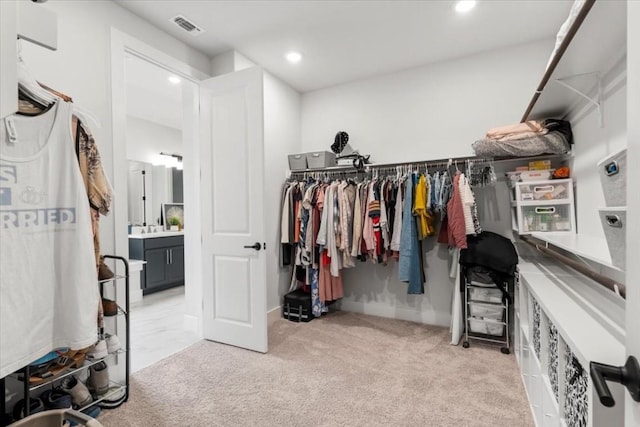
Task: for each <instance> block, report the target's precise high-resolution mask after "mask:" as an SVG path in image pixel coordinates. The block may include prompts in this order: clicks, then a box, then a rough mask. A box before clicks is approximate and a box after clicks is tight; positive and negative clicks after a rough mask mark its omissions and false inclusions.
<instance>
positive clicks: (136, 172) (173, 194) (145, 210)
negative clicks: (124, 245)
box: [127, 160, 183, 226]
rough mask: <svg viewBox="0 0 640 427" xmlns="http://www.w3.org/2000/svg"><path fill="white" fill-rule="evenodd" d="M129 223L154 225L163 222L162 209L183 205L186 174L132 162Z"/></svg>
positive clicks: (163, 167)
mask: <svg viewBox="0 0 640 427" xmlns="http://www.w3.org/2000/svg"><path fill="white" fill-rule="evenodd" d="M127 184H128V201H129V209H128V220H129V224H131V225H136V226H137V225H154V224H159V223H160V220H161V207H162V205H163V204H167V203H182V202H183V195H182V171H181V170H179V169H176V168H167V167H165V166H162V165H161V166H154V165H152V164H150V163H144V162H137V161H133V160H130V161H129V176H128V182H127Z"/></svg>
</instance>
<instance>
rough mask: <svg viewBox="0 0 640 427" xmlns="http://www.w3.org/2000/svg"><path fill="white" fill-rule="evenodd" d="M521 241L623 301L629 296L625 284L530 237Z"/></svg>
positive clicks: (524, 237)
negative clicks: (613, 293)
mask: <svg viewBox="0 0 640 427" xmlns="http://www.w3.org/2000/svg"><path fill="white" fill-rule="evenodd" d="M520 240H522V241H523V242H525V243H527V244H529V245H531V246H533V247H534V248H536V249H537V250H538V251H540V252H542V253H544V254H545V255H548V256H550V257H552V258H554V259H556V260H558V261H560V262H561V263H563V264H565V265H566V266H568V267H571V268H573V269H574V270H576V271H577V272H579V273H582V274H584V275H585V276H587V277H589V278H590V279H592V280H594V281H595V282H596V283H598V284H600V285H602V286H604V287H605V288H607V289H609V290H611V291H613V292H615V293H616V294H618V295H620V296H621V297H622V298H623V299H626V296H627V287H626V286H625V285H624V284H623V283H619V282H616V281H615V280H613V279H610V278H609V277H607V276H604V275H602V274H600V273H598V272H596V271H594V270H592V269H591V268H590V267H588V266H586V265H584V264H581V263H579V262H578V261H574V260H572V259H571V258H569V257H566V256H564V255H562V254H560V253H558V252H556V251H554V250H553V249H549V248H547V247H545V246H544V245H542V244H540V243H539V242H538V241H537V240H535V239H532V238H530V237H527V236H520Z"/></svg>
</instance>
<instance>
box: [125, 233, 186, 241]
mask: <svg viewBox="0 0 640 427" xmlns="http://www.w3.org/2000/svg"><path fill="white" fill-rule="evenodd" d="M171 236H184V231H156V232H155V233H141V234H129V238H130V239H154V238H156V237H171Z"/></svg>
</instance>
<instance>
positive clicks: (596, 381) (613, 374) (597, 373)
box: [589, 356, 640, 407]
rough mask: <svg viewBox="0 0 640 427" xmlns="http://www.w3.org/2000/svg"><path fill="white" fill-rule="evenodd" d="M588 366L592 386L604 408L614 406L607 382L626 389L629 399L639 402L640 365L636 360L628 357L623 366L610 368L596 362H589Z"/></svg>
mask: <svg viewBox="0 0 640 427" xmlns="http://www.w3.org/2000/svg"><path fill="white" fill-rule="evenodd" d="M589 366H590V371H591V378H592V379H593V386H594V387H595V389H596V392H597V393H598V397H599V398H600V402H601V403H602V404H603V405H604V406H608V407H612V406H613V405H615V404H616V402H615V401H614V400H613V396H611V391H610V390H609V387H608V386H607V383H606V381H607V380H609V381H613V382H616V383H620V384H622V385H623V386H625V387H627V390H629V394H631V398H632V399H633V400H635V401H636V402H640V365H639V364H638V359H636V358H635V357H633V356H629V357H628V358H627V363H625V364H624V366H611V365H605V364H602V363H597V362H591V363H590V364H589Z"/></svg>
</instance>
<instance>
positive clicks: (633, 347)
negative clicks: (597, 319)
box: [624, 1, 640, 427]
mask: <svg viewBox="0 0 640 427" xmlns="http://www.w3.org/2000/svg"><path fill="white" fill-rule="evenodd" d="M639 19H640V4H638V2H635V1H627V165H628V168H627V169H628V173H627V225H628V226H627V277H626V284H627V301H626V316H627V331H626V339H627V356H635V357H636V358H637V359H638V360H639V361H640V281H639V280H638V277H640V264H639V263H638V260H639V259H640V247H639V246H638V242H640V197H638V189H637V186H636V184H637V183H638V180H639V179H640V123H638V120H637V118H638V115H639V114H640V96H638V94H639V93H640V28H638V25H636V24H637V22H638V20H639ZM624 406H625V426H626V427H632V426H633V427H637V426H640V402H636V401H634V400H633V399H632V398H631V396H630V395H629V393H625V405H624Z"/></svg>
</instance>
